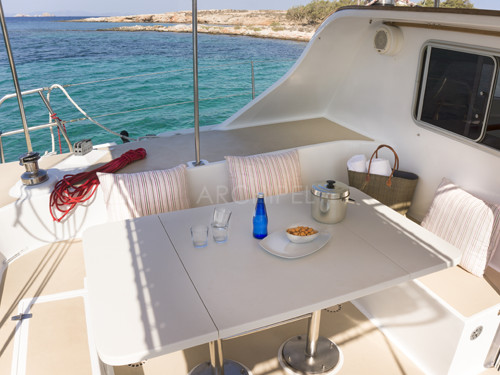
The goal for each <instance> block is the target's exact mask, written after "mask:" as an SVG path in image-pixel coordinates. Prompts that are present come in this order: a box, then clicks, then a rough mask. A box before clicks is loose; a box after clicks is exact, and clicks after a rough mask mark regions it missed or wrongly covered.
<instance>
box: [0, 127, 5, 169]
mask: <svg viewBox="0 0 500 375" xmlns="http://www.w3.org/2000/svg"><path fill="white" fill-rule="evenodd" d="M0 158H1V160H2V163H5V156H4V154H3V143H2V131H1V130H0Z"/></svg>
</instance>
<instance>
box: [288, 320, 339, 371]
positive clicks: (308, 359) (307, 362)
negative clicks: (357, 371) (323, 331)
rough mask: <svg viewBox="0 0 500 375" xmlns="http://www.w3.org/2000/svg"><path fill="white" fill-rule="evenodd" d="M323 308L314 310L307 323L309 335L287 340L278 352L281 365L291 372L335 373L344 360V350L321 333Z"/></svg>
mask: <svg viewBox="0 0 500 375" xmlns="http://www.w3.org/2000/svg"><path fill="white" fill-rule="evenodd" d="M320 320H321V310H318V311H314V312H313V313H312V314H311V317H310V318H309V321H308V324H307V337H306V338H304V337H303V336H295V337H292V338H291V339H289V340H287V341H285V342H284V343H283V345H281V348H280V350H279V352H278V360H279V362H280V365H281V367H283V369H284V370H285V371H286V372H288V373H291V374H297V375H308V374H325V375H326V374H335V373H337V372H338V371H339V370H340V368H341V367H342V364H343V362H344V357H343V356H342V352H341V351H340V349H339V348H338V346H337V345H335V344H334V343H333V342H331V341H330V340H328V339H327V338H325V337H322V336H320V335H319V325H320Z"/></svg>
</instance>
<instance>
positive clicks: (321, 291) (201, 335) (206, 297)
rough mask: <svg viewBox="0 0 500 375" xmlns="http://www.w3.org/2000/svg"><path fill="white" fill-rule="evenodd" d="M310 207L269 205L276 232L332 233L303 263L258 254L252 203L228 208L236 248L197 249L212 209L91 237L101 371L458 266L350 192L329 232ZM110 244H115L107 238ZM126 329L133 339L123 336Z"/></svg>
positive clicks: (445, 247)
mask: <svg viewBox="0 0 500 375" xmlns="http://www.w3.org/2000/svg"><path fill="white" fill-rule="evenodd" d="M307 197H308V194H306V193H299V194H293V195H284V196H279V197H267V198H266V205H267V211H268V216H269V232H273V231H278V230H283V229H285V228H286V227H287V226H289V225H291V224H294V223H314V224H315V227H316V228H318V229H319V230H320V231H325V232H328V233H330V234H331V236H332V237H331V239H330V241H329V242H328V243H327V244H326V245H325V246H324V247H323V248H322V249H320V250H319V251H317V252H315V253H314V254H311V255H309V256H307V257H304V258H299V259H284V258H280V257H277V256H274V255H271V254H269V253H268V252H266V251H264V250H263V249H262V248H261V247H260V246H259V241H258V240H256V239H254V238H253V237H252V215H253V211H254V205H255V203H254V202H252V201H248V202H233V203H228V204H227V206H228V207H229V208H230V209H231V210H232V211H233V214H232V217H231V223H230V234H229V240H228V241H227V242H226V243H224V244H216V243H215V242H213V241H212V240H211V239H209V244H208V246H207V247H206V248H201V249H199V248H194V247H193V246H192V243H191V238H190V231H189V228H190V226H191V225H193V224H198V223H204V224H208V223H209V222H210V218H211V214H212V211H213V206H207V207H200V208H194V209H189V210H183V211H176V212H171V213H166V214H161V215H159V221H160V222H161V224H162V225H163V226H161V225H159V221H158V216H152V217H145V218H140V219H136V220H132V221H125V222H120V223H110V224H105V225H102V226H99V227H96V228H93V229H91V230H89V231H88V232H86V233H85V235H84V247H85V260H86V265H87V277H88V288H89V299H90V303H91V306H90V309H91V319H92V324H93V325H94V327H93V328H94V331H95V335H96V344H97V348H98V352H99V354H100V356H101V358H102V359H103V361H104V362H106V363H110V364H124V363H129V362H134V361H137V360H140V359H142V358H146V357H148V356H149V357H152V356H155V355H159V354H161V353H164V352H167V351H173V350H177V349H182V348H187V347H190V346H193V345H197V344H200V343H202V342H212V344H211V345H212V346H211V348H212V347H213V345H214V344H213V343H214V342H216V340H220V339H226V338H230V337H232V336H235V335H239V334H242V333H245V332H249V331H252V330H256V329H259V328H262V327H265V326H268V325H273V324H276V323H278V322H282V321H286V320H289V319H292V318H295V317H297V316H300V315H304V314H310V313H312V312H317V311H320V310H321V309H323V308H326V307H329V306H332V305H335V304H339V303H342V302H346V301H350V300H352V299H355V298H358V297H362V296H364V295H368V294H370V293H374V292H377V291H380V290H382V289H384V288H388V287H391V286H394V285H397V284H399V283H401V282H404V281H407V280H410V279H413V278H416V277H419V276H423V275H425V274H428V273H432V272H435V271H438V270H440V269H444V268H446V267H449V266H452V265H454V264H456V263H457V262H458V261H459V258H460V252H459V251H458V250H457V249H456V248H454V247H453V246H451V245H450V244H448V243H446V242H445V241H443V240H441V239H440V238H438V237H437V236H435V235H433V234H432V233H430V232H428V231H427V230H425V229H424V228H422V227H420V226H419V225H417V224H415V223H413V222H411V221H410V220H408V219H406V218H404V217H403V216H401V215H399V214H398V213H396V212H394V211H392V210H391V209H389V208H387V207H385V206H383V205H381V204H380V203H378V202H377V201H375V200H373V199H371V198H369V197H368V196H366V195H365V194H363V193H361V192H359V191H358V190H356V189H352V190H351V197H352V198H354V199H355V200H356V203H355V204H353V205H349V207H348V210H347V216H346V219H345V220H344V221H342V222H341V223H338V224H334V225H327V224H319V223H316V222H314V221H313V220H312V218H311V214H310V206H309V204H308V203H307V202H306V200H307ZM165 231H166V233H167V234H168V239H170V241H171V243H169V241H168V239H167V237H166V234H165ZM107 233H113V234H112V237H111V236H107V237H104V238H102V235H103V234H107ZM176 254H177V255H178V258H177V259H176V256H177V255H176ZM139 259H140V260H141V261H145V262H146V264H145V265H140V264H139V263H138V260H139ZM179 259H180V262H179ZM181 262H182V264H181ZM189 279H190V280H191V281H189ZM103 284H104V285H103ZM146 296H148V297H147V298H146ZM203 305H204V306H203ZM174 306H177V307H178V310H176V309H175V308H174ZM205 308H206V309H205ZM173 310H174V311H173ZM186 311H190V313H189V314H186V313H185V312H186ZM114 315H118V316H119V321H120V322H117V321H115V317H114ZM316 315H317V314H316ZM189 316H196V319H195V320H194V321H190V320H189V319H188V318H189ZM313 316H314V314H313ZM150 317H151V318H150ZM210 318H211V319H210ZM117 320H118V319H117ZM318 324H319V322H318ZM123 326H126V327H127V333H126V338H125V337H124V335H122V334H120V332H119V330H120V327H123ZM316 328H319V327H316ZM130 330H132V336H131V335H130ZM153 337H154V338H155V340H153ZM133 338H135V339H133ZM119 362H121V363H119Z"/></svg>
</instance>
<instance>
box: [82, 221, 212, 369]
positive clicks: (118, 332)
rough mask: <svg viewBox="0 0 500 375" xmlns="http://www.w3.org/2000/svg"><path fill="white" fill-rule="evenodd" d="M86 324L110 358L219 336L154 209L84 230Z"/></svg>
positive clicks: (125, 359) (132, 357) (126, 360)
mask: <svg viewBox="0 0 500 375" xmlns="http://www.w3.org/2000/svg"><path fill="white" fill-rule="evenodd" d="M83 246H84V249H85V251H84V257H85V266H86V271H87V289H88V295H89V305H90V306H89V313H90V320H91V322H92V323H91V329H93V331H94V337H95V342H96V347H97V351H98V354H99V356H100V358H101V360H102V361H104V362H105V363H107V364H110V365H117V366H118V365H125V364H130V363H136V362H140V361H142V360H144V359H146V358H151V357H155V356H159V355H161V354H165V353H170V352H173V351H176V350H181V349H185V348H189V347H192V346H195V345H199V344H204V343H206V342H209V341H214V340H217V338H218V337H219V335H218V331H217V327H215V325H214V323H213V322H212V320H211V318H210V316H209V314H208V312H207V310H206V309H205V307H204V306H203V303H202V301H201V299H200V297H199V296H198V293H197V292H196V289H195V288H194V286H193V284H192V283H191V281H190V280H189V277H188V275H187V273H186V271H185V270H184V268H183V266H182V264H181V262H180V261H179V257H178V256H177V254H176V252H175V250H174V249H173V247H172V244H171V243H170V241H169V239H168V236H167V234H166V233H165V230H164V229H163V226H162V224H161V223H160V220H159V219H158V217H157V216H148V217H143V218H140V219H137V220H130V221H128V220H127V221H122V222H115V223H108V224H104V225H99V226H96V227H92V228H90V229H88V230H87V231H86V232H85V234H84V236H83Z"/></svg>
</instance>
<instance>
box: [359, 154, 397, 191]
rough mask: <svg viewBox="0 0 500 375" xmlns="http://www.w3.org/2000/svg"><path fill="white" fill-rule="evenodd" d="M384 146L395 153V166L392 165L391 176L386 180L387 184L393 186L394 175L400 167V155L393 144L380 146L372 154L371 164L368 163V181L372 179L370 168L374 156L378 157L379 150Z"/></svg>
mask: <svg viewBox="0 0 500 375" xmlns="http://www.w3.org/2000/svg"><path fill="white" fill-rule="evenodd" d="M384 147H386V148H388V149H389V150H391V151H392V152H393V153H394V166H393V167H392V172H391V175H390V176H389V178H388V179H387V181H386V182H385V184H386V185H387V186H389V187H391V185H392V176H393V175H394V171H395V170H397V169H399V157H398V154H397V153H396V151H395V150H394V149H393V148H392V147H391V146H388V145H380V146H378V147H377V149H376V150H375V152H374V153H373V154H372V157H371V158H370V164H368V173H367V174H366V182H368V181H370V168H371V167H372V160H373V157H374V156H375V157H377V158H378V150H380V149H381V148H384Z"/></svg>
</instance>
